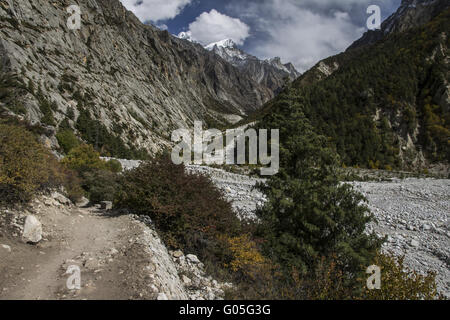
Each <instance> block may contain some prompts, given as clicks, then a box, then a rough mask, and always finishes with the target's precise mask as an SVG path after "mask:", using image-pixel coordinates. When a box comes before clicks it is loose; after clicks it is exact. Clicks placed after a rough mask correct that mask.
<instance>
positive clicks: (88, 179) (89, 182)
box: [82, 170, 118, 203]
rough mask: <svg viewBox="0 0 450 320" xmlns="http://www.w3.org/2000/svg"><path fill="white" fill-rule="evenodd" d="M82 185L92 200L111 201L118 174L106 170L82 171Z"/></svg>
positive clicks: (115, 188) (116, 185)
mask: <svg viewBox="0 0 450 320" xmlns="http://www.w3.org/2000/svg"><path fill="white" fill-rule="evenodd" d="M82 179H83V180H82V185H83V189H84V190H85V191H86V193H87V196H88V198H89V200H91V201H92V202H97V203H98V202H100V201H113V200H114V193H115V192H116V190H117V187H118V176H117V174H116V173H114V172H111V171H108V170H91V171H87V172H84V173H82Z"/></svg>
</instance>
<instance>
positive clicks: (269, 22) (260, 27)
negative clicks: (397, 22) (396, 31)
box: [228, 0, 398, 72]
mask: <svg viewBox="0 0 450 320" xmlns="http://www.w3.org/2000/svg"><path fill="white" fill-rule="evenodd" d="M391 1H392V0H378V2H379V3H380V4H381V5H382V4H385V5H386V6H387V3H389V2H391ZM395 1H398V0H395ZM370 2H373V0H303V1H298V0H258V1H256V0H249V1H245V2H243V1H238V0H235V1H233V3H232V4H231V5H230V6H229V7H228V9H229V11H230V12H232V13H233V14H235V15H236V16H237V17H239V18H240V19H241V20H243V21H245V22H246V23H248V24H249V25H250V26H251V27H252V30H253V32H254V33H255V35H256V36H255V37H252V38H251V39H249V41H248V45H249V49H248V50H249V51H250V53H252V54H254V55H256V56H258V57H260V58H271V57H274V56H279V57H281V58H282V60H283V62H288V61H290V62H292V63H293V64H294V65H295V66H296V68H298V70H299V71H302V72H304V71H306V70H308V69H309V68H310V67H312V66H313V65H314V64H315V63H317V62H318V61H320V60H321V59H324V58H326V57H329V56H331V55H335V54H337V53H339V52H341V51H343V50H345V49H346V48H347V47H348V46H349V45H350V44H352V43H353V41H355V40H356V39H358V38H359V37H360V36H361V35H362V34H363V32H364V31H365V29H366V25H365V19H366V9H367V5H368V4H371V3H370Z"/></svg>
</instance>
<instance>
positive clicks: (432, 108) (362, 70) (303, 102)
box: [260, 9, 450, 169]
mask: <svg viewBox="0 0 450 320" xmlns="http://www.w3.org/2000/svg"><path fill="white" fill-rule="evenodd" d="M449 18H450V10H449V9H446V10H445V11H443V12H442V13H441V14H440V15H439V16H437V17H435V18H434V19H433V20H432V21H431V22H429V23H427V24H425V25H423V26H421V27H416V28H413V29H410V30H408V31H405V32H401V33H394V34H391V35H389V36H388V37H386V38H385V39H384V40H382V41H380V42H377V43H376V44H374V45H371V46H364V47H361V48H358V49H354V50H348V51H347V52H345V53H342V54H339V55H337V56H334V57H330V58H328V59H326V60H324V61H322V62H320V63H319V64H318V65H317V66H315V67H314V68H312V69H311V70H310V71H309V72H307V73H305V74H304V75H303V76H302V77H300V78H299V79H298V80H297V81H295V82H294V83H293V84H292V85H291V86H290V87H288V88H286V89H285V90H284V92H283V93H282V94H280V95H279V96H278V97H277V98H276V99H274V100H273V101H272V102H270V103H269V104H268V105H266V107H265V109H264V112H263V114H262V116H261V115H260V117H262V119H263V120H262V123H261V126H262V127H267V128H275V127H279V126H281V125H282V124H283V123H285V121H289V122H290V121H295V117H294V119H293V115H294V114H297V113H298V111H301V112H302V113H304V114H305V116H306V118H308V119H309V121H310V122H311V124H312V126H313V127H314V128H315V131H316V132H317V133H319V134H322V135H324V136H325V137H327V139H328V142H329V144H330V145H331V146H332V147H333V148H335V149H336V150H337V152H338V153H339V155H340V156H341V160H342V161H343V163H344V165H347V166H350V165H351V166H364V167H373V168H386V169H390V168H393V167H403V168H405V167H408V168H411V167H419V166H422V165H424V164H425V163H429V162H444V161H448V159H450V140H449V137H450V114H449V59H448V45H449V38H448V30H450V22H449V21H450V19H449ZM282 131H283V130H282ZM284 135H285V136H284V137H281V141H286V139H288V137H289V136H290V135H291V133H290V132H286V131H285V132H284Z"/></svg>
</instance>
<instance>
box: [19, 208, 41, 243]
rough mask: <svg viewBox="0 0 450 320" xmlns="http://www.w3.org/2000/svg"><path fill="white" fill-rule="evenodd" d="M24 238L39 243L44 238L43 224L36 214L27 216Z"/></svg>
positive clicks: (26, 240)
mask: <svg viewBox="0 0 450 320" xmlns="http://www.w3.org/2000/svg"><path fill="white" fill-rule="evenodd" d="M22 239H23V241H25V242H31V243H38V242H39V241H41V240H42V224H41V222H40V221H39V220H38V219H37V218H36V217H35V216H31V215H30V216H28V217H26V219H25V224H24V227H23V233H22Z"/></svg>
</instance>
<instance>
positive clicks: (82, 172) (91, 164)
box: [62, 144, 122, 202]
mask: <svg viewBox="0 0 450 320" xmlns="http://www.w3.org/2000/svg"><path fill="white" fill-rule="evenodd" d="M62 163H63V165H64V166H65V167H66V168H67V169H70V170H75V171H76V172H77V173H78V175H79V177H80V178H81V185H82V187H83V190H84V191H85V192H86V195H87V196H88V197H89V199H90V200H91V201H92V202H100V201H112V200H113V197H114V193H115V192H116V188H117V186H118V184H117V178H118V177H117V173H118V172H120V171H122V165H121V164H120V162H119V161H117V160H110V161H104V160H102V159H100V154H99V153H98V152H97V151H95V150H94V148H93V147H92V146H91V145H87V144H83V145H80V146H78V147H75V148H73V149H72V150H71V151H70V152H69V154H68V155H67V157H66V158H64V159H63V160H62Z"/></svg>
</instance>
